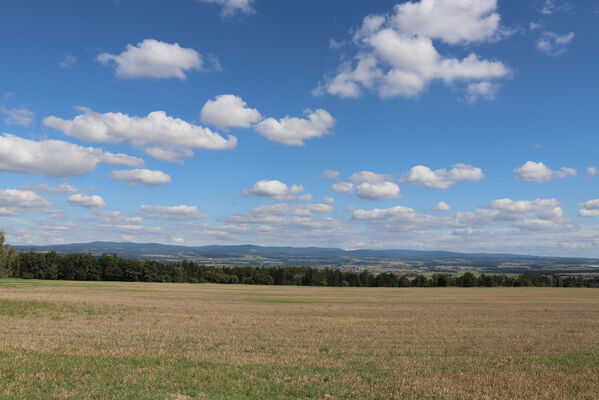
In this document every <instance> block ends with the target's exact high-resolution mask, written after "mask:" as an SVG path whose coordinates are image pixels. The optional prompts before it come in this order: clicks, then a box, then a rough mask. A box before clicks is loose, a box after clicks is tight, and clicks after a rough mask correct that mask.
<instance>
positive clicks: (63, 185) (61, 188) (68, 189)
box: [25, 183, 78, 194]
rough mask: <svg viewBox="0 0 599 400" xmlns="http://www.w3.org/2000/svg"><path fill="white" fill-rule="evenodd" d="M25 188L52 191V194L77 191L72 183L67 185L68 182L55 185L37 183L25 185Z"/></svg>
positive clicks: (36, 190)
mask: <svg viewBox="0 0 599 400" xmlns="http://www.w3.org/2000/svg"><path fill="white" fill-rule="evenodd" d="M25 189H27V190H33V191H35V192H42V193H53V194H73V193H77V192H78V190H77V188H75V187H74V186H72V185H69V184H68V183H61V184H60V185H58V186H56V187H49V186H48V185H46V184H42V185H37V186H26V187H25Z"/></svg>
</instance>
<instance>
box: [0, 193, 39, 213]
mask: <svg viewBox="0 0 599 400" xmlns="http://www.w3.org/2000/svg"><path fill="white" fill-rule="evenodd" d="M49 207H51V204H50V203H49V202H48V201H47V200H45V199H44V198H43V197H41V196H40V195H38V194H37V193H35V192H32V191H30V190H17V189H0V216H5V215H9V216H10V215H20V214H23V213H31V212H34V211H44V209H47V208H49Z"/></svg>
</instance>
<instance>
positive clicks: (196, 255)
mask: <svg viewBox="0 0 599 400" xmlns="http://www.w3.org/2000/svg"><path fill="white" fill-rule="evenodd" d="M13 247H15V249H17V250H18V251H21V252H23V251H30V250H32V251H36V252H48V251H56V252H57V253H59V254H71V253H90V254H92V255H94V256H101V255H113V254H116V255H117V256H119V257H121V258H128V259H138V260H158V261H163V262H164V261H173V262H180V261H183V260H188V261H194V262H196V263H200V264H206V265H218V266H228V265H230V266H239V265H250V266H313V267H330V268H338V269H341V270H345V271H359V270H361V269H368V270H370V271H373V272H396V273H401V274H410V273H413V274H426V273H450V274H451V273H454V274H455V273H459V272H464V271H473V272H477V273H490V274H510V273H513V274H522V273H531V272H534V273H541V274H564V275H599V259H592V258H570V257H568V258H567V257H539V256H524V255H514V254H466V253H454V252H448V251H415V250H343V249H334V248H318V247H305V248H295V247H261V246H251V245H245V246H201V247H188V246H173V245H163V244H153V243H127V242H91V243H74V244H62V245H51V246H13Z"/></svg>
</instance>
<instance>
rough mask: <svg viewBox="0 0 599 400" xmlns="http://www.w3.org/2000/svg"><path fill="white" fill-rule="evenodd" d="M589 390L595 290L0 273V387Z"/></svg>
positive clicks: (59, 392) (594, 364) (56, 394)
mask: <svg viewBox="0 0 599 400" xmlns="http://www.w3.org/2000/svg"><path fill="white" fill-rule="evenodd" d="M598 397H599V290H597V289H564V288H468V289H466V288H430V289H420V288H391V289H385V288H319V287H281V286H245V285H211V284H164V283H160V284H153V283H109V282H101V283H98V282H96V283H91V282H56V281H25V280H0V398H6V399H36V398H81V399H87V398H94V399H109V398H128V399H134V398H135V399H138V398H142V399H296V398H299V399H597V398H598Z"/></svg>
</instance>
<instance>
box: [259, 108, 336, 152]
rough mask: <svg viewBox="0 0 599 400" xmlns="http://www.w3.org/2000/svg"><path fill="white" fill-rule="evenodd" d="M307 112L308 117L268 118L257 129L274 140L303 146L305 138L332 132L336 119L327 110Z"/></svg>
mask: <svg viewBox="0 0 599 400" xmlns="http://www.w3.org/2000/svg"><path fill="white" fill-rule="evenodd" d="M305 114H306V116H307V118H296V117H284V118H281V119H279V120H277V119H275V118H266V119H265V120H263V121H262V122H260V123H259V124H258V125H256V130H257V131H258V132H259V133H260V134H261V135H262V136H264V137H265V138H267V139H269V140H272V141H273V142H278V143H283V144H286V145H290V146H303V145H304V141H305V140H308V139H311V138H314V137H321V136H324V135H326V134H328V133H330V130H331V128H333V126H334V125H335V119H334V118H333V116H332V115H331V114H329V112H328V111H326V110H322V109H318V110H316V111H312V110H305Z"/></svg>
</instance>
